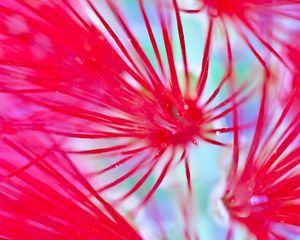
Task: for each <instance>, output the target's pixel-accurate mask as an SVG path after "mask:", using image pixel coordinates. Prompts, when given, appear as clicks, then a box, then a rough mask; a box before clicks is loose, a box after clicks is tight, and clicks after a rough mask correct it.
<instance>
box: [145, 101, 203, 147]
mask: <svg viewBox="0 0 300 240" xmlns="http://www.w3.org/2000/svg"><path fill="white" fill-rule="evenodd" d="M164 113H165V115H164V116H165V118H164V119H160V120H161V121H160V123H159V125H160V126H159V128H158V129H155V130H154V131H153V132H152V134H151V136H150V137H151V141H154V142H157V143H160V144H162V143H163V144H171V145H185V144H187V143H188V142H195V138H196V137H197V136H199V135H200V125H201V122H202V119H203V114H202V111H201V109H200V108H199V107H198V106H197V104H196V102H195V101H191V100H186V101H184V103H183V104H180V105H178V106H175V105H171V104H166V105H165V107H164Z"/></svg>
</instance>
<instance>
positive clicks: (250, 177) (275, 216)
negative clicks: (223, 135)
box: [223, 86, 300, 240]
mask: <svg viewBox="0 0 300 240" xmlns="http://www.w3.org/2000/svg"><path fill="white" fill-rule="evenodd" d="M266 95H267V90H266V86H265V87H264V90H263V96H262V102H261V106H260V113H259V117H258V121H257V127H256V131H255V133H254V137H253V140H252V143H251V146H250V150H249V153H248V154H247V155H246V158H245V160H244V161H243V160H242V159H241V156H239V155H240V154H239V152H240V151H239V150H238V149H239V135H238V133H236V136H235V139H237V140H236V141H235V147H234V152H235V153H234V159H233V162H232V165H231V168H230V171H229V175H228V182H227V188H226V191H225V194H224V197H223V202H224V205H225V207H226V208H227V210H228V212H229V215H230V218H231V220H232V223H233V222H239V223H242V224H244V225H245V226H246V227H247V228H248V230H249V231H250V232H251V233H252V234H254V235H255V236H256V238H257V239H262V240H265V239H266V240H268V239H270V240H271V239H294V237H295V236H299V234H300V224H299V223H300V218H299V216H300V212H299V209H300V205H299V200H300V193H299V187H300V181H299V180H300V175H299V171H298V170H299V169H298V167H299V163H300V160H299V159H300V151H299V139H298V134H299V132H300V123H299V113H298V114H297V115H296V116H295V115H294V114H289V112H290V110H291V108H292V105H293V104H294V100H295V95H292V96H291V97H290V101H289V102H288V104H287V105H286V107H285V108H284V109H283V111H282V113H281V115H280V116H279V118H278V120H277V121H273V120H274V118H273V116H271V115H270V114H267V113H268V112H267V110H268V109H269V108H271V107H274V106H272V105H267V100H266V99H267V96H266ZM267 106H268V107H267ZM289 115H292V116H289ZM243 162H244V164H243ZM239 169H240V170H239ZM230 235H231V232H230V233H229V235H228V239H231V237H230Z"/></svg>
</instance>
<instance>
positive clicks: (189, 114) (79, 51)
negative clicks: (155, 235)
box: [0, 0, 253, 207]
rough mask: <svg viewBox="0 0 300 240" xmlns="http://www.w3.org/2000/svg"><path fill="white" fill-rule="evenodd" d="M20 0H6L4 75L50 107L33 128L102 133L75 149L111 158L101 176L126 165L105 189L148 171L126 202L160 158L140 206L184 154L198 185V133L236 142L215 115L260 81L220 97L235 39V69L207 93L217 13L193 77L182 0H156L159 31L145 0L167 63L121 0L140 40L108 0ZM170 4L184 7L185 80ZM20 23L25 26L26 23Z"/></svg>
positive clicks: (12, 87)
mask: <svg viewBox="0 0 300 240" xmlns="http://www.w3.org/2000/svg"><path fill="white" fill-rule="evenodd" d="M17 2H18V4H17ZM84 2H85V1H84ZM14 3H16V4H17V5H16V6H18V7H17V8H15V5H12V4H11V2H9V3H1V6H2V8H1V9H2V11H1V25H2V29H4V31H2V37H3V38H2V39H1V43H2V45H4V48H3V51H2V58H1V69H0V70H1V76H2V77H4V78H6V79H8V80H9V81H2V80H0V83H1V90H2V91H6V92H10V93H12V94H17V96H18V97H20V98H21V99H23V100H26V101H28V102H30V103H32V104H36V105H37V106H41V107H44V108H46V109H47V110H46V111H45V112H41V111H39V112H38V114H37V117H36V118H35V122H34V123H33V128H35V130H40V131H44V132H48V133H51V134H56V135H63V136H66V137H69V138H70V139H74V138H76V139H79V140H80V143H81V148H82V146H83V148H84V144H83V139H96V140H97V142H96V144H97V147H95V148H94V149H88V150H86V148H85V149H83V150H82V151H78V149H75V150H73V149H72V151H71V152H72V153H77V154H81V155H101V156H102V158H109V159H110V160H109V164H105V167H103V166H102V167H101V169H100V170H99V171H95V170H94V171H93V173H92V174H90V175H91V176H98V177H99V176H100V177H101V176H102V175H104V174H105V173H107V172H108V171H112V170H115V171H117V174H111V175H110V176H109V178H111V177H112V176H117V177H116V178H115V179H114V180H112V181H110V182H108V183H107V184H104V185H102V186H101V187H100V188H99V190H98V191H99V192H102V191H105V190H107V189H111V188H112V187H114V186H117V185H119V184H120V183H122V182H124V181H126V180H127V179H129V178H131V177H132V176H133V175H134V174H137V173H140V174H141V173H142V174H141V176H140V178H139V180H138V181H137V182H136V183H135V184H134V186H133V187H132V188H131V189H130V190H129V191H128V192H127V193H125V194H123V195H122V196H120V198H119V201H117V202H120V201H121V200H122V201H123V200H124V199H126V198H128V197H129V196H131V195H132V194H133V193H134V192H136V191H137V190H138V189H140V188H141V187H142V186H143V185H144V183H145V182H146V181H147V179H148V177H149V176H150V174H151V173H152V172H153V171H154V170H155V169H157V168H158V163H160V164H162V170H161V173H160V174H159V176H158V178H157V180H156V181H155V184H154V185H153V187H152V188H151V189H150V190H148V192H147V194H146V196H145V197H144V198H143V200H142V201H141V204H140V205H139V207H141V206H143V205H144V204H145V203H146V202H147V201H149V199H150V198H151V197H152V195H153V194H154V192H155V191H156V189H157V188H158V187H159V185H160V184H161V182H162V181H163V179H164V177H165V176H166V174H167V173H168V172H169V170H170V168H171V167H172V166H173V165H174V164H175V160H177V161H179V162H184V163H185V166H186V176H187V181H188V186H189V188H190V189H191V180H190V169H189V163H188V156H187V148H188V146H189V145H190V143H194V144H196V141H198V139H201V140H204V141H207V142H210V143H212V144H215V145H219V146H226V144H224V143H222V142H219V141H217V140H214V139H212V138H211V137H210V135H211V134H212V133H214V134H215V133H226V132H232V131H233V128H232V127H225V128H216V127H214V126H213V125H212V124H213V123H214V122H215V121H219V119H222V118H223V117H225V116H226V115H228V114H231V113H232V112H233V111H234V109H236V108H237V107H238V106H240V105H242V104H243V103H244V102H245V101H247V100H248V99H249V98H250V97H251V96H252V95H253V91H250V92H249V91H247V89H248V88H247V87H248V83H247V82H246V83H244V84H243V85H241V86H240V87H239V88H238V90H236V91H235V92H230V95H229V96H227V97H226V98H224V99H223V100H222V101H221V102H220V103H215V100H216V97H217V96H218V94H219V93H220V91H221V90H222V91H224V90H223V88H224V87H225V86H226V84H227V83H228V82H229V80H230V77H231V74H232V72H233V69H232V57H231V47H230V43H229V41H228V43H227V48H228V52H227V54H228V71H227V72H226V74H225V75H224V77H223V79H222V80H221V81H220V83H219V85H218V86H217V88H216V89H215V90H214V91H213V92H212V93H211V95H210V96H209V97H208V99H206V98H204V96H203V92H204V89H205V86H206V83H207V80H208V73H209V65H210V49H211V44H212V43H211V42H212V41H211V39H212V31H213V23H212V22H211V23H210V25H209V29H208V34H207V39H206V44H205V50H204V53H203V59H202V70H201V72H200V74H199V76H198V81H197V84H196V86H192V83H191V75H190V69H189V65H188V62H187V52H186V43H185V35H184V31H183V25H182V21H181V16H180V14H179V8H178V5H177V2H176V1H174V2H173V3H174V7H173V8H172V9H164V7H163V5H161V3H160V1H155V2H154V9H155V14H156V16H157V18H158V20H159V28H160V31H161V32H162V35H159V36H155V34H154V31H153V29H152V26H151V24H150V20H149V17H148V13H147V11H146V9H145V6H144V3H143V1H142V0H140V1H138V5H139V9H140V14H141V16H142V17H143V20H144V23H145V25H144V29H145V33H147V34H148V36H149V41H150V43H151V46H152V48H153V53H154V55H155V56H156V61H157V65H158V67H157V68H156V67H155V63H153V62H152V61H151V60H150V59H149V58H148V56H147V55H146V53H145V51H144V49H143V48H142V46H141V43H140V42H139V41H138V38H137V37H136V36H135V34H138V33H134V32H133V31H132V30H131V29H130V26H129V25H128V23H127V21H126V20H125V18H124V14H123V13H122V12H121V11H120V9H119V8H118V7H117V6H116V4H115V3H114V2H113V1H106V3H107V7H106V8H105V9H106V10H107V8H108V9H110V10H111V13H112V14H113V15H114V16H115V18H116V20H117V21H118V24H119V27H120V28H121V29H122V30H123V35H126V37H127V38H128V39H129V40H130V44H129V43H126V41H125V40H124V39H123V38H122V37H120V36H123V35H122V34H121V33H120V34H119V31H114V30H113V29H112V27H111V26H112V25H111V24H110V23H109V22H108V20H107V19H106V18H105V17H104V16H103V14H102V13H101V11H100V8H99V9H98V8H97V7H96V6H95V5H94V4H93V3H92V2H91V1H89V0H88V1H86V3H87V5H84V7H83V6H80V4H79V3H80V2H79V1H68V0H57V1H54V2H53V3H51V4H50V3H48V2H43V3H42V4H41V5H38V6H36V5H32V4H30V3H29V2H27V1H16V2H15V1H14ZM74 4H75V5H74ZM74 6H76V8H75V7H74ZM87 8H88V9H89V10H91V11H92V12H93V14H94V15H95V16H97V20H98V21H99V22H101V24H102V25H103V27H104V30H105V31H106V34H107V35H109V38H110V39H111V40H112V42H113V43H111V44H108V41H107V40H106V39H104V34H103V33H101V32H100V30H99V29H98V28H97V27H96V26H95V25H94V23H93V22H92V21H91V20H90V18H89V17H88V16H87V15H88V14H87V13H86V12H85V11H86V10H85V9H87ZM170 10H172V11H174V12H175V15H176V22H177V30H178V37H179V40H180V44H181V52H182V61H183V65H184V71H183V75H184V79H183V80H182V81H181V80H180V79H179V78H180V77H179V72H178V71H177V69H176V64H175V60H174V52H173V49H172V42H171V33H170V32H171V30H172V29H171V27H170V26H169V24H168V21H167V15H168V14H167V12H168V11H170ZM11 22H12V23H14V25H12V23H11ZM15 23H17V25H16V24H15ZM16 26H17V28H16ZM18 26H21V27H20V29H18ZM24 26H26V27H24ZM15 28H16V29H15ZM104 30H103V31H102V32H104ZM158 37H160V38H162V39H163V42H164V47H165V51H161V50H159V48H158V43H157V40H156V39H157V38H158ZM112 45H115V47H114V48H113V47H112ZM42 46H43V47H42ZM114 49H117V50H114ZM117 53H118V54H117ZM162 55H166V57H167V64H165V63H164V62H163V60H162ZM122 59H123V60H122ZM181 82H183V84H181ZM49 110H50V112H49ZM236 127H237V126H236ZM120 168H124V169H123V170H122V171H121V176H120V173H119V172H118V169H120ZM109 178H108V177H105V178H104V179H106V180H107V179H109ZM98 182H99V181H98Z"/></svg>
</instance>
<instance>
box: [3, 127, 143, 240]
mask: <svg viewBox="0 0 300 240" xmlns="http://www.w3.org/2000/svg"><path fill="white" fill-rule="evenodd" d="M28 139H31V141H32V142H31V144H29V142H28ZM41 139H42V141H41ZM45 139H49V137H47V136H43V135H42V134H29V133H26V134H25V133H22V132H21V131H20V132H18V133H15V134H13V135H11V134H7V133H5V132H4V133H3V132H2V135H1V142H0V151H1V155H0V156H1V161H0V190H1V191H0V223H1V224H0V235H1V237H2V238H4V239H32V240H33V239H45V240H46V239H49V240H50V239H51V240H54V239H61V240H62V239H64V240H65V239H72V240H73V239H88V240H90V239H141V238H140V237H139V235H138V233H136V232H135V231H134V230H133V228H132V227H131V226H130V225H129V224H128V223H127V222H126V221H125V220H124V219H123V218H122V217H121V216H120V215H119V214H118V213H117V212H116V211H115V210H114V209H113V208H112V207H111V206H110V205H109V204H108V203H107V202H105V201H104V200H103V199H102V198H101V196H100V195H99V194H98V193H96V191H95V190H94V189H93V188H92V187H91V186H90V185H89V184H88V182H87V181H86V180H85V178H84V177H83V176H82V175H81V174H80V173H79V171H78V169H77V168H76V167H75V166H74V164H73V163H72V162H71V161H70V160H69V159H68V158H67V156H66V155H65V154H64V153H63V152H61V151H60V149H59V146H58V144H57V143H55V142H53V141H52V143H51V142H50V140H49V148H47V145H46V144H45V142H46V141H45ZM24 141H25V144H24ZM51 145H52V146H51ZM88 195H92V197H93V199H92V198H89V197H88Z"/></svg>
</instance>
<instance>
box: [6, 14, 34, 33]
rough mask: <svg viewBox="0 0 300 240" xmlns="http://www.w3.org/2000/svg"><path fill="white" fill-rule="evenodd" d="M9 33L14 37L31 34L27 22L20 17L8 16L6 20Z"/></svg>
mask: <svg viewBox="0 0 300 240" xmlns="http://www.w3.org/2000/svg"><path fill="white" fill-rule="evenodd" d="M6 26H7V28H8V31H9V32H10V33H11V34H13V35H19V34H22V33H26V32H29V27H28V25H27V23H26V20H25V19H24V18H23V17H22V16H20V15H12V16H8V17H7V19H6Z"/></svg>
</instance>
